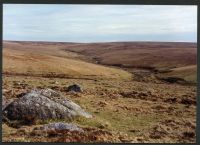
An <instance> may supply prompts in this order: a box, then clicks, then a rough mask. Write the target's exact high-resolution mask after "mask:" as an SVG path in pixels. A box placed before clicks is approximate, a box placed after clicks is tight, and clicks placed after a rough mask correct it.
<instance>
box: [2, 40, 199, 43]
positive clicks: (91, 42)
mask: <svg viewBox="0 0 200 145" xmlns="http://www.w3.org/2000/svg"><path fill="white" fill-rule="evenodd" d="M2 41H3V42H4V41H8V42H41V43H42V42H47V43H82V44H88V43H122V42H123V43H130V42H160V43H196V44H197V42H196V41H151V40H148V41H140V40H139V41H96V42H78V41H77V42H74V41H43V40H41V41H40V40H39V41H35V40H2Z"/></svg>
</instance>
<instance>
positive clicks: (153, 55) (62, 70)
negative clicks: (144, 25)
mask: <svg viewBox="0 0 200 145" xmlns="http://www.w3.org/2000/svg"><path fill="white" fill-rule="evenodd" d="M136 70H137V71H138V70H140V71H141V70H142V72H143V71H144V70H145V71H149V72H153V73H155V74H156V76H157V77H160V78H164V79H166V78H169V77H170V78H179V79H181V80H184V81H188V82H196V77H197V76H196V75H197V74H196V72H197V44H196V43H183V42H106V43H64V42H22V41H4V42H3V73H4V74H8V75H31V76H43V77H60V78H62V77H63V78H82V79H94V78H95V79H97V78H98V79H124V80H130V79H134V76H135V72H136Z"/></svg>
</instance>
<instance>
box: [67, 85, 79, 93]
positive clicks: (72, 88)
mask: <svg viewBox="0 0 200 145" xmlns="http://www.w3.org/2000/svg"><path fill="white" fill-rule="evenodd" d="M64 89H65V91H66V92H82V89H81V87H80V86H79V85H77V84H74V85H71V86H68V87H66V88H64Z"/></svg>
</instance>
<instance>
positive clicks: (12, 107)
mask: <svg viewBox="0 0 200 145" xmlns="http://www.w3.org/2000/svg"><path fill="white" fill-rule="evenodd" d="M3 115H4V116H5V117H7V118H8V119H9V120H27V121H29V120H36V119H41V120H48V119H67V120H71V119H73V118H74V117H77V116H83V117H86V118H91V117H92V116H91V115H90V114H89V113H87V112H86V111H84V110H83V109H82V108H81V107H80V106H79V105H77V104H75V103H74V102H72V101H70V100H68V99H66V98H64V96H62V95H61V94H59V93H57V92H55V91H53V90H51V89H42V90H33V91H31V92H30V93H27V94H25V95H24V96H22V97H21V98H18V99H17V100H14V101H13V102H12V103H10V104H9V105H8V106H6V108H5V109H4V110H3Z"/></svg>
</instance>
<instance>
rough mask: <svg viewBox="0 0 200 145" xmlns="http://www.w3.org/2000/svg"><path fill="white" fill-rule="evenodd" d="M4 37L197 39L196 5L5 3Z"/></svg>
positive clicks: (65, 39)
mask: <svg viewBox="0 0 200 145" xmlns="http://www.w3.org/2000/svg"><path fill="white" fill-rule="evenodd" d="M183 35H184V36H183ZM161 36H162V37H161ZM3 38H4V39H5V40H33V41H34V40H35V41H40V40H41V41H73V42H92V41H112V40H115V41H136V40H137V41H139V40H141V41H149V40H152V41H197V7H196V6H149V5H148V6H145V5H30V4H26V5H23V4H20V5H19V4H4V5H3Z"/></svg>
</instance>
